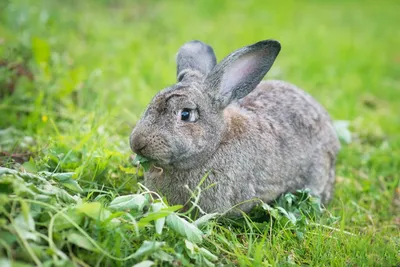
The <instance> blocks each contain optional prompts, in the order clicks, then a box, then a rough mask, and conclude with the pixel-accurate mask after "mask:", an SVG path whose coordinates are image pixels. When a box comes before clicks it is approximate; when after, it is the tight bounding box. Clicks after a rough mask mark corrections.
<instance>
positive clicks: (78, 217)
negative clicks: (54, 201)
mask: <svg viewBox="0 0 400 267" xmlns="http://www.w3.org/2000/svg"><path fill="white" fill-rule="evenodd" d="M65 215H66V216H68V217H69V218H70V219H71V220H72V221H73V222H75V223H76V224H77V225H79V224H80V223H81V222H82V219H83V214H82V213H79V212H78V211H77V210H76V209H75V208H71V209H68V210H67V212H65ZM72 227H74V225H73V224H72V223H70V222H69V221H68V220H66V219H65V218H64V216H61V215H58V216H57V217H56V218H55V220H54V231H56V232H58V231H61V230H65V229H68V228H72Z"/></svg>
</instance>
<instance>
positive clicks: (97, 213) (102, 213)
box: [76, 202, 111, 221]
mask: <svg viewBox="0 0 400 267" xmlns="http://www.w3.org/2000/svg"><path fill="white" fill-rule="evenodd" d="M76 209H77V210H78V211H80V212H82V213H84V214H86V215H87V216H89V217H90V218H92V219H94V220H100V221H104V220H107V219H108V217H110V216H111V212H109V211H108V210H106V209H104V208H103V207H102V205H101V203H100V202H88V203H83V204H81V205H79V206H77V207H76Z"/></svg>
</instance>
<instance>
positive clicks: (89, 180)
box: [0, 0, 400, 266]
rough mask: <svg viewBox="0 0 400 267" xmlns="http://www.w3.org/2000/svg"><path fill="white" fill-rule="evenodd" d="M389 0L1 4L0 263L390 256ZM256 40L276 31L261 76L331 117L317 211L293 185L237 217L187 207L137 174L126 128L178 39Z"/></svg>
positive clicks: (394, 227) (392, 6) (316, 260)
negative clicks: (333, 138)
mask: <svg viewBox="0 0 400 267" xmlns="http://www.w3.org/2000/svg"><path fill="white" fill-rule="evenodd" d="M399 8H400V6H399V3H398V2H397V1H381V2H379V3H378V2H373V1H372V2H369V1H364V2H362V3H361V2H360V3H358V2H349V1H310V2H304V1H302V2H296V1H292V2H279V3H275V4H274V5H271V4H267V3H266V2H265V1H258V2H257V1H209V0H205V1H195V2H193V1H191V2H185V1H174V2H159V1H151V2H148V1H135V2H132V1H125V0H117V1H107V0H103V1H94V0H88V1H77V0H72V1H57V2H55V1H50V0H43V1H39V2H38V1H34V0H18V1H0V62H7V66H23V71H22V70H18V69H15V68H14V69H10V68H9V67H4V66H5V65H3V66H1V64H0V165H1V166H2V167H3V168H1V169H0V265H1V266H10V265H11V263H12V266H25V265H37V266H49V265H62V266H132V265H134V264H139V265H137V266H150V265H151V264H152V263H154V265H167V266H168V265H183V266H213V265H228V266H232V265H234V266H237V265H240V266H269V265H285V266H286V265H313V266H344V265H346V266H348V265H350V266H371V265H372V266H375V265H378V266H396V265H398V264H399V263H400V256H399V253H400V251H399V247H400V234H399V232H400V231H399V230H400V229H399V227H400V215H399V214H400V204H399V203H400V194H399V190H400V189H399V188H400V185H399V179H400V176H399V169H400V136H399V132H400V122H399V116H398V99H400V93H399V92H400V90H399V88H400V81H399V77H398V73H399V71H400V69H399V62H400V55H399V52H398V50H397V49H394V48H397V47H400V35H399V34H400V32H399V31H395V30H393V29H394V28H393V27H394V26H393V25H398V24H400V17H399V16H398V10H399ZM188 14H190V16H189V15H188ZM215 18H218V19H215ZM291 18H296V20H295V22H294V20H293V19H291ZM227 25H229V27H227ZM266 38H274V39H278V40H280V42H281V43H282V51H281V53H280V55H279V57H278V60H277V61H276V63H275V64H274V66H273V67H272V69H271V71H270V72H269V74H268V75H267V79H285V80H288V81H290V82H293V83H294V84H296V85H298V86H300V87H302V88H304V89H305V90H306V91H308V92H309V93H310V94H311V95H313V96H314V97H315V98H316V99H317V100H319V101H320V102H321V103H322V104H323V105H324V106H325V107H326V108H327V110H328V111H329V113H330V114H331V115H332V117H333V119H334V120H336V121H337V123H335V126H336V128H337V130H338V133H339V134H340V137H341V139H342V145H343V148H342V150H341V152H340V155H339V159H338V162H337V181H336V186H335V189H336V192H335V196H334V198H333V200H332V202H331V203H330V204H329V205H328V206H327V207H326V208H325V209H322V208H321V207H320V206H319V205H318V200H317V199H315V198H312V197H311V196H309V195H308V194H307V192H298V193H296V194H285V195H283V196H282V197H281V198H279V199H278V200H277V203H275V204H270V205H266V204H260V206H258V207H257V208H256V209H255V210H254V211H253V213H252V214H250V215H249V216H245V217H244V218H242V219H240V220H230V219H227V218H222V217H220V216H219V215H218V214H207V215H204V216H202V217H201V218H199V219H197V220H193V218H192V219H191V218H189V217H188V216H187V214H182V213H180V211H179V209H180V207H179V206H170V205H168V203H166V202H165V201H163V200H162V199H160V198H159V197H158V196H157V194H156V192H148V191H147V190H146V189H145V188H144V187H142V186H141V185H140V181H141V180H140V179H141V178H142V175H143V172H142V169H141V168H138V167H137V166H136V165H134V164H132V160H131V159H130V156H131V151H130V149H129V143H128V136H129V134H130V132H131V130H132V129H131V126H132V125H134V123H135V122H136V121H137V120H138V118H139V114H140V113H141V112H142V111H143V109H144V108H145V106H146V105H147V103H148V102H149V101H150V99H151V98H152V97H153V95H154V94H155V93H156V92H157V91H158V90H159V89H161V88H163V87H165V86H166V85H167V84H171V83H173V82H174V81H175V79H174V75H176V72H175V69H174V68H175V65H174V64H175V62H174V61H175V57H174V56H175V53H176V50H177V49H178V47H179V46H180V45H181V44H183V43H184V42H185V41H188V40H190V39H200V40H204V41H206V42H208V43H210V44H212V45H213V46H214V48H215V50H216V52H217V53H218V57H219V58H222V57H224V56H225V55H226V54H227V53H228V52H230V51H232V50H233V49H236V48H238V47H241V46H243V45H246V44H250V43H253V42H255V41H258V40H261V39H266ZM349 59H351V60H349ZM24 73H25V74H24ZM27 74H29V75H27ZM10 86H12V90H10V88H11V87H10ZM339 120H344V121H339ZM140 161H141V160H140ZM195 193H200V197H201V189H199V190H195ZM194 201H195V200H194ZM24 264H25V265H24Z"/></svg>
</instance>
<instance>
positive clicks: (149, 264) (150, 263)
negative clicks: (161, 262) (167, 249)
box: [133, 260, 154, 267]
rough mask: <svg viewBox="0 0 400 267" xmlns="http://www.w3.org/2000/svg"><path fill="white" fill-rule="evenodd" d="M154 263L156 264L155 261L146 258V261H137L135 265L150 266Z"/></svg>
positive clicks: (135, 266) (138, 266)
mask: <svg viewBox="0 0 400 267" xmlns="http://www.w3.org/2000/svg"><path fill="white" fill-rule="evenodd" d="M153 265H154V262H153V261H149V260H145V261H142V262H139V263H136V264H135V265H133V267H150V266H153Z"/></svg>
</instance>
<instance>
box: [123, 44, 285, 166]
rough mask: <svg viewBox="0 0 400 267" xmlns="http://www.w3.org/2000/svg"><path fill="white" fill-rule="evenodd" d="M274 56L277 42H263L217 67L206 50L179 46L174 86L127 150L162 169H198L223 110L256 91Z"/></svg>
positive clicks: (218, 135) (219, 128)
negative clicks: (130, 149) (129, 149)
mask: <svg viewBox="0 0 400 267" xmlns="http://www.w3.org/2000/svg"><path fill="white" fill-rule="evenodd" d="M279 51H280V44H279V42H277V41H274V40H265V41H261V42H258V43H255V44H253V45H250V46H246V47H243V48H241V49H238V50H236V51H234V52H233V53H231V54H230V55H228V56H227V57H225V58H224V59H223V60H222V61H221V62H220V63H219V64H216V57H215V54H214V51H213V49H212V48H211V47H210V46H208V45H206V44H204V43H202V42H200V41H191V42H188V43H186V44H184V45H183V46H182V47H181V48H180V49H179V51H178V54H177V58H176V60H177V83H176V84H174V85H172V86H170V87H168V88H166V89H164V90H162V91H160V92H159V93H158V94H157V95H156V96H154V98H153V99H152V101H151V102H150V104H149V105H148V107H147V110H146V111H145V112H144V114H143V116H142V118H141V119H140V120H139V122H138V123H137V124H136V126H135V128H134V129H133V132H132V134H131V136H130V144H131V148H132V150H133V151H134V152H135V153H136V154H138V155H141V156H143V157H146V158H148V159H149V160H150V161H152V162H153V163H154V164H155V165H157V166H160V167H162V168H174V169H190V168H193V167H196V166H201V164H202V163H203V162H205V161H206V160H207V159H208V158H210V156H211V155H212V154H213V153H214V152H215V151H216V150H217V149H218V147H219V146H220V144H221V142H222V141H223V137H224V133H225V132H226V130H227V129H226V122H225V121H224V109H225V108H226V107H227V106H228V105H229V104H230V103H232V102H234V101H237V100H239V99H241V98H243V97H244V96H246V95H247V94H249V93H250V92H251V91H252V90H253V89H254V88H256V86H257V85H258V84H259V83H260V81H261V80H262V78H263V77H264V75H265V74H266V73H267V71H268V70H269V69H270V67H271V66H272V64H273V62H274V60H275V58H276V57H277V55H278V53H279Z"/></svg>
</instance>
